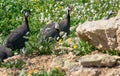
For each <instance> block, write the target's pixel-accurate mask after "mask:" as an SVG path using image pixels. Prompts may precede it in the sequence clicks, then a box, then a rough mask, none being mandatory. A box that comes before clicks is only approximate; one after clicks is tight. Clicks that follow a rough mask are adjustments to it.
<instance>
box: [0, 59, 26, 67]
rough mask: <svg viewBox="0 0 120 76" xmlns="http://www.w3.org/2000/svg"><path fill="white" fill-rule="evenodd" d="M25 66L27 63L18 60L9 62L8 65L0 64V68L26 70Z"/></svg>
mask: <svg viewBox="0 0 120 76" xmlns="http://www.w3.org/2000/svg"><path fill="white" fill-rule="evenodd" d="M24 64H25V62H24V61H23V60H21V59H17V60H15V61H8V62H6V63H0V67H6V68H16V69H22V68H24Z"/></svg>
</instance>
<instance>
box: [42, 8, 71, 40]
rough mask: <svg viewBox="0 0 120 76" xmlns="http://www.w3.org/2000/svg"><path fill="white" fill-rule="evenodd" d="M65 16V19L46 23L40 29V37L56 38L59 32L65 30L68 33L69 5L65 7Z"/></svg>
mask: <svg viewBox="0 0 120 76" xmlns="http://www.w3.org/2000/svg"><path fill="white" fill-rule="evenodd" d="M66 10H67V16H66V19H65V20H62V21H60V22H55V23H51V24H47V25H46V26H45V27H44V28H43V29H42V31H41V33H42V37H44V38H47V39H48V38H49V37H52V38H55V39H56V38H57V37H59V36H60V32H61V31H63V32H66V33H67V34H69V32H70V10H71V8H70V7H67V9H66Z"/></svg>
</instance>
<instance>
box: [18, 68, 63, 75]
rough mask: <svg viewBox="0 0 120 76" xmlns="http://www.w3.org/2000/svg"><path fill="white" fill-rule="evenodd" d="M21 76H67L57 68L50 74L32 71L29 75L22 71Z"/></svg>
mask: <svg viewBox="0 0 120 76" xmlns="http://www.w3.org/2000/svg"><path fill="white" fill-rule="evenodd" d="M20 76H65V74H64V72H62V70H60V69H57V68H56V69H53V70H52V71H50V72H49V73H47V72H46V71H44V70H43V71H42V72H39V71H38V70H30V71H29V72H28V73H25V72H24V70H22V71H21V72H20Z"/></svg>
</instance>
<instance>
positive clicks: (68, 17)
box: [66, 10, 70, 23]
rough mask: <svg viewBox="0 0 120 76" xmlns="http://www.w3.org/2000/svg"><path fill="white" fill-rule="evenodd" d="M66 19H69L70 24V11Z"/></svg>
mask: <svg viewBox="0 0 120 76" xmlns="http://www.w3.org/2000/svg"><path fill="white" fill-rule="evenodd" d="M66 19H67V21H68V23H69V22H70V11H69V10H68V12H67V17H66Z"/></svg>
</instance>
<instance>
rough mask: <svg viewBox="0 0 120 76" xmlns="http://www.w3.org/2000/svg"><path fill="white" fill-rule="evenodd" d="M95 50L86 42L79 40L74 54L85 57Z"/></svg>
mask: <svg viewBox="0 0 120 76" xmlns="http://www.w3.org/2000/svg"><path fill="white" fill-rule="evenodd" d="M94 50H95V47H94V46H92V45H90V44H89V43H88V42H86V41H84V40H81V41H80V42H79V44H78V45H77V48H76V49H75V54H77V55H86V54H89V53H91V52H92V51H94Z"/></svg>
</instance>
